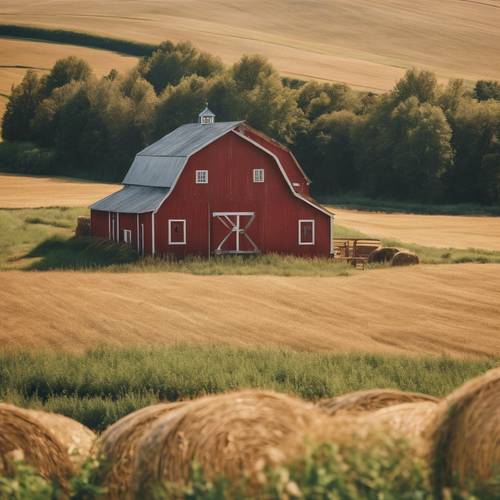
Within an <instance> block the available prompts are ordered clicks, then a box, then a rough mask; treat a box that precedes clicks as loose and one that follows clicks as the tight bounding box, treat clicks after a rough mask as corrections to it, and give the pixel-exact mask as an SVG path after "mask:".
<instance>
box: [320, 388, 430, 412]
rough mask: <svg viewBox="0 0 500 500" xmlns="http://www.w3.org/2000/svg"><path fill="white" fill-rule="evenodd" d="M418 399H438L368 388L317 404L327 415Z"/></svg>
mask: <svg viewBox="0 0 500 500" xmlns="http://www.w3.org/2000/svg"><path fill="white" fill-rule="evenodd" d="M419 401H430V402H436V401H438V400H437V398H435V397H434V396H429V395H427V394H421V393H418V392H405V391H398V390H396V389H370V390H367V391H356V392H349V393H347V394H343V395H341V396H336V397H333V398H326V399H321V400H320V401H318V403H317V404H318V406H319V407H320V408H322V409H323V410H325V411H326V412H327V413H328V414H329V415H335V414H337V413H339V412H348V413H357V414H359V413H365V412H371V411H376V410H380V409H381V408H385V407H387V406H393V405H399V404H403V403H415V402H419Z"/></svg>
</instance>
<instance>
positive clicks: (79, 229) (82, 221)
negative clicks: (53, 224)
mask: <svg viewBox="0 0 500 500" xmlns="http://www.w3.org/2000/svg"><path fill="white" fill-rule="evenodd" d="M75 235H76V236H90V217H84V216H80V217H78V220H77V223H76V229H75Z"/></svg>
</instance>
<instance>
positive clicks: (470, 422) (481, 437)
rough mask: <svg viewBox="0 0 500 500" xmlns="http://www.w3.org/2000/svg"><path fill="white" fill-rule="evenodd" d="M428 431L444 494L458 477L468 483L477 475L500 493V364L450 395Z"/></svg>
mask: <svg viewBox="0 0 500 500" xmlns="http://www.w3.org/2000/svg"><path fill="white" fill-rule="evenodd" d="M425 437H426V442H427V443H428V458H429V461H430V465H431V471H432V474H431V475H432V480H433V484H434V487H435V491H436V494H437V495H438V496H439V495H441V492H442V490H443V488H446V487H449V486H452V485H454V484H455V481H456V482H457V483H458V485H463V486H466V485H467V482H468V481H472V482H474V483H475V484H476V485H477V486H478V487H480V488H482V489H484V490H485V491H486V492H488V493H489V494H490V495H493V496H494V497H495V498H500V481H499V480H498V478H499V476H498V475H499V474H500V368H495V369H493V370H490V371H488V372H487V373H485V374H484V375H482V376H480V377H477V378H474V379H472V380H470V381H469V382H467V383H465V384H464V385H463V386H461V387H460V388H458V389H457V390H455V391H454V392H452V393H451V394H450V395H449V396H448V397H446V398H445V399H444V400H443V401H442V402H441V403H440V405H439V406H438V408H437V411H436V415H435V417H434V418H433V420H432V421H431V423H430V425H429V427H428V428H427V430H426V432H425ZM494 477H496V481H495V480H494Z"/></svg>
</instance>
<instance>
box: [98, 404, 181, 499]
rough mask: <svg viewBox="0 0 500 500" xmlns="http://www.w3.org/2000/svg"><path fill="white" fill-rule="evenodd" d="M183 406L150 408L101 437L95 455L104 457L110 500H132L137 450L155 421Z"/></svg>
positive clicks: (103, 472) (102, 463) (102, 475)
mask: <svg viewBox="0 0 500 500" xmlns="http://www.w3.org/2000/svg"><path fill="white" fill-rule="evenodd" d="M182 405H183V403H181V402H179V403H160V404H156V405H152V406H147V407H146V408H142V409H141V410H138V411H135V412H133V413H131V414H130V415H127V416H126V417H124V418H122V419H120V420H118V421H117V422H115V423H114V424H113V425H112V426H111V427H108V429H106V431H105V432H104V433H103V434H102V435H101V436H100V437H99V439H98V440H97V441H96V443H95V447H94V450H93V454H95V455H96V456H97V457H100V458H101V461H100V469H99V471H98V472H97V476H98V481H99V483H100V484H102V485H103V486H105V487H106V488H107V494H106V498H109V499H113V500H115V499H116V500H118V499H127V498H132V494H131V493H132V492H131V488H132V477H133V475H134V473H135V462H136V458H137V457H136V455H137V447H138V443H139V441H140V440H141V438H142V437H143V436H144V434H145V433H147V432H148V430H149V429H150V428H151V426H152V425H153V424H154V422H155V421H156V420H157V419H158V418H160V417H162V416H164V415H166V414H168V413H170V412H172V411H173V410H175V409H177V408H180V407H181V406H182Z"/></svg>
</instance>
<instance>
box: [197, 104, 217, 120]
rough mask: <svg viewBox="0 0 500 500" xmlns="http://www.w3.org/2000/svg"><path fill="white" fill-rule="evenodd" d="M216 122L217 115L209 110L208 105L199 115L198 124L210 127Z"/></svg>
mask: <svg viewBox="0 0 500 500" xmlns="http://www.w3.org/2000/svg"><path fill="white" fill-rule="evenodd" d="M214 122H215V115H214V114H213V113H212V112H211V111H210V110H209V109H208V105H207V106H206V107H205V109H204V110H203V111H202V112H201V113H200V114H199V115H198V123H201V124H202V125H208V124H209V123H214Z"/></svg>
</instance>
